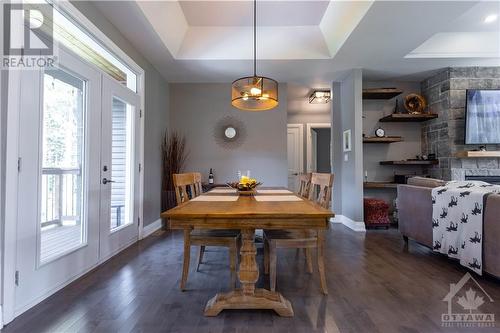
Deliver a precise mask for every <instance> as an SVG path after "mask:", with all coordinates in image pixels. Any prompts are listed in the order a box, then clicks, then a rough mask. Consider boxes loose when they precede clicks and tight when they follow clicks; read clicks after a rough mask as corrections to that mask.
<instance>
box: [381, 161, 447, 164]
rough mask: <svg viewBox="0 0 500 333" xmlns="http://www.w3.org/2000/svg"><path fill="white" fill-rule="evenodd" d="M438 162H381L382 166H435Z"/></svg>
mask: <svg viewBox="0 0 500 333" xmlns="http://www.w3.org/2000/svg"><path fill="white" fill-rule="evenodd" d="M435 164H439V161H438V160H425V161H424V160H409V161H408V160H404V161H381V162H380V165H435Z"/></svg>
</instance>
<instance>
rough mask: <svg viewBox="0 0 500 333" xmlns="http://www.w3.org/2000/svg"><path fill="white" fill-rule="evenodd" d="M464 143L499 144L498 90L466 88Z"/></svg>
mask: <svg viewBox="0 0 500 333" xmlns="http://www.w3.org/2000/svg"><path fill="white" fill-rule="evenodd" d="M466 95H467V103H466V108H465V144H467V145H473V144H482V145H485V144H500V90H475V89H469V90H467V94H466Z"/></svg>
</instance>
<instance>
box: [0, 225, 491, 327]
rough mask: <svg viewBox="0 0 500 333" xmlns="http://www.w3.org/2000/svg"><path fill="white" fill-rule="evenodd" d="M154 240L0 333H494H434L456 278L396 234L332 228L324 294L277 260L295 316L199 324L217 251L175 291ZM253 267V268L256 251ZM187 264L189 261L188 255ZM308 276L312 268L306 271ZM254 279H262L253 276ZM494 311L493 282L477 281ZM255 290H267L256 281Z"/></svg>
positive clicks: (290, 258)
mask: <svg viewBox="0 0 500 333" xmlns="http://www.w3.org/2000/svg"><path fill="white" fill-rule="evenodd" d="M181 236H182V235H181V233H179V232H174V233H171V232H157V233H156V234H154V235H152V236H150V237H149V238H147V239H146V240H144V241H141V242H139V243H138V244H136V245H133V246H131V247H130V248H128V249H127V250H125V251H124V252H122V253H121V254H119V255H118V256H116V257H114V258H113V259H111V260H110V261H108V262H107V263H105V264H104V265H102V266H101V267H99V268H97V269H96V270H94V271H92V272H91V273H89V274H87V275H86V276H84V277H83V278H81V279H79V280H77V281H76V282H74V283H72V284H71V285H69V286H68V287H66V288H64V289H63V290H61V291H60V292H58V293H57V294H55V295H53V296H52V297H50V298H49V299H47V300H46V301H44V302H43V303H41V304H39V305H38V306H36V307H34V308H33V309H31V310H29V311H28V312H26V313H24V314H23V315H21V316H20V317H18V318H17V319H15V320H14V321H13V322H12V323H10V324H9V325H8V326H6V327H5V328H4V329H3V330H2V332H4V333H9V332H256V333H264V332H338V331H340V332H370V333H371V332H384V333H385V332H408V333H409V332H493V331H495V332H497V331H499V330H498V329H495V328H444V327H442V326H441V314H442V313H445V312H446V311H447V305H446V303H445V302H443V298H444V297H445V296H446V294H447V293H448V291H449V287H450V286H449V285H450V283H457V282H458V281H459V280H460V279H461V278H462V276H463V275H464V274H465V273H466V270H465V269H463V268H462V267H460V266H459V265H458V264H457V263H454V262H450V261H448V260H447V259H445V258H444V257H442V256H440V255H434V254H432V252H431V251H430V250H428V249H427V248H425V247H422V246H420V245H418V244H416V243H414V242H410V247H409V250H408V251H406V250H405V249H404V246H403V241H402V239H401V237H400V235H399V233H398V232H397V230H394V229H391V230H388V231H385V230H370V231H368V232H367V233H366V234H363V233H356V232H353V231H351V230H349V229H347V228H345V227H344V226H342V225H335V226H333V228H332V229H331V230H330V231H329V232H328V235H327V252H326V266H327V279H328V289H329V295H328V296H322V294H321V293H320V289H319V280H318V274H317V273H316V271H315V273H314V274H313V275H310V274H307V273H305V271H306V270H305V263H304V258H303V256H300V257H299V258H298V260H297V257H296V252H295V251H293V250H290V251H280V252H278V272H279V275H278V289H279V290H280V291H281V292H282V293H283V294H284V296H285V297H287V298H288V299H290V300H291V302H292V304H293V307H294V311H295V317H293V318H280V317H278V316H277V315H275V314H274V313H273V312H269V311H239V310H238V311H224V312H223V313H222V314H221V315H219V316H218V317H215V318H207V317H204V316H203V308H204V306H205V303H206V301H207V300H208V299H209V298H210V297H212V296H213V295H214V294H215V293H216V292H217V291H219V290H224V289H227V288H228V285H229V282H228V279H229V270H228V269H227V264H228V257H227V252H226V251H224V250H223V249H220V250H219V249H214V248H212V249H208V250H207V251H208V252H206V254H205V264H203V265H202V266H201V268H200V272H195V271H194V268H195V264H194V261H195V260H192V265H191V272H190V276H189V279H188V284H187V287H188V290H187V291H185V292H181V291H180V290H179V279H180V276H181V267H182V237H181ZM259 252H260V256H259V259H260V262H259V263H260V265H261V269H262V255H261V254H262V252H261V249H259ZM192 258H196V253H195V249H194V248H193V252H192ZM315 269H316V267H315ZM261 272H262V270H261ZM477 280H478V282H479V283H480V284H481V285H482V287H483V288H484V289H485V290H486V292H487V293H489V295H490V296H491V297H492V298H493V299H494V300H495V301H496V303H489V302H487V301H486V300H485V301H486V303H485V304H484V305H482V306H481V310H482V311H483V312H487V313H494V314H496V316H497V317H498V318H497V322H498V323H497V326H499V327H500V282H499V281H498V280H495V279H492V278H488V277H483V278H481V277H477ZM259 284H260V285H264V286H268V282H267V280H266V279H265V277H263V276H262V274H261V277H260V281H259Z"/></svg>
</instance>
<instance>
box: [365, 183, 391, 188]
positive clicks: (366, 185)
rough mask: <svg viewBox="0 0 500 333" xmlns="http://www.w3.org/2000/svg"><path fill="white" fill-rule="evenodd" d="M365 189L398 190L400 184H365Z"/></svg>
mask: <svg viewBox="0 0 500 333" xmlns="http://www.w3.org/2000/svg"><path fill="white" fill-rule="evenodd" d="M363 187H364V188H367V189H368V188H369V189H384V188H398V184H397V183H391V182H364V183H363Z"/></svg>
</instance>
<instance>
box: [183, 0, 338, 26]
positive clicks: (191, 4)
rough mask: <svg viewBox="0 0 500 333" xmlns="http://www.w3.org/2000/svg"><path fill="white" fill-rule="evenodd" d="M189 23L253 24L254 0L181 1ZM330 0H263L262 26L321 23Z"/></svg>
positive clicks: (259, 8) (259, 15) (259, 19)
mask: <svg viewBox="0 0 500 333" xmlns="http://www.w3.org/2000/svg"><path fill="white" fill-rule="evenodd" d="M179 3H180V6H181V8H182V11H183V13H184V17H185V18H186V21H187V23H188V24H189V25H190V26H202V27H207V26H215V27H222V26H224V27H228V26H229V27H234V26H253V2H252V1H179ZM328 4H329V1H289V2H283V1H263V2H260V1H259V3H258V5H257V24H258V25H259V26H275V27H277V26H304V25H319V23H320V22H321V19H322V18H323V15H324V14H325V11H326V8H327V7H328Z"/></svg>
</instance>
